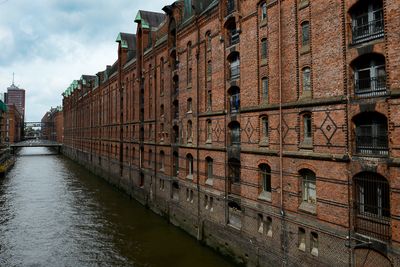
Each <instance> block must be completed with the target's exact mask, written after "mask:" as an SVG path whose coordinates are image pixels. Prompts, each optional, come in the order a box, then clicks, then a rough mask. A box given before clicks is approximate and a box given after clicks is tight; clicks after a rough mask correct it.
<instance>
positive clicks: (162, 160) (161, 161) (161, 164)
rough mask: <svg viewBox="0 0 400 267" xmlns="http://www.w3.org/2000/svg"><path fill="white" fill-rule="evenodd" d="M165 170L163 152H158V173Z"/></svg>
mask: <svg viewBox="0 0 400 267" xmlns="http://www.w3.org/2000/svg"><path fill="white" fill-rule="evenodd" d="M164 170H165V153H164V151H160V171H162V172H163V171H164Z"/></svg>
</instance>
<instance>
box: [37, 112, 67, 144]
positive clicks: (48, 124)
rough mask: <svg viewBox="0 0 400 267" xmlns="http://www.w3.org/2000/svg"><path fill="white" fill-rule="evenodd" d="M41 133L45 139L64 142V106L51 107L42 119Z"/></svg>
mask: <svg viewBox="0 0 400 267" xmlns="http://www.w3.org/2000/svg"><path fill="white" fill-rule="evenodd" d="M41 124H42V127H41V135H42V138H43V139H46V140H50V141H55V142H58V143H63V139H64V114H63V110H62V107H57V108H51V109H50V110H49V111H48V112H46V114H45V115H44V116H43V118H42V120H41Z"/></svg>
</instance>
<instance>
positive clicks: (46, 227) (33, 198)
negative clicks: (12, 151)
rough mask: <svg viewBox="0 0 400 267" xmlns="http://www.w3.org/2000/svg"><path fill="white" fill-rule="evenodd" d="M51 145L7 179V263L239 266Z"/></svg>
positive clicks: (0, 250)
mask: <svg viewBox="0 0 400 267" xmlns="http://www.w3.org/2000/svg"><path fill="white" fill-rule="evenodd" d="M49 154H51V151H50V150H48V149H47V148H24V149H23V150H21V151H20V153H19V155H18V157H17V160H16V164H15V166H14V168H13V169H12V170H11V171H10V172H9V173H8V174H7V175H6V177H4V178H0V266H35V267H36V266H79V267H80V266H174V267H175V266H176V267H178V266H184V267H192V266H193V267H196V266H202V267H205V266H218V267H223V266H232V264H231V263H230V262H228V261H227V260H226V259H224V258H222V257H220V256H219V255H218V254H216V253H215V252H214V251H212V250H211V249H209V248H207V247H205V246H202V245H200V244H199V243H198V242H197V241H196V240H195V239H194V238H192V237H190V236H188V235H187V234H186V233H184V232H183V231H181V230H179V229H177V228H176V227H174V226H172V225H170V224H168V223H167V222H166V220H164V219H163V218H161V217H159V216H157V215H155V214H153V213H152V212H151V211H149V210H147V209H146V208H144V207H143V206H142V205H140V204H139V203H137V202H135V201H134V200H131V199H129V197H127V196H126V195H125V194H123V193H121V192H120V191H118V190H116V189H115V188H114V187H112V186H110V185H109V184H107V183H106V182H105V181H103V180H102V179H101V178H98V177H96V176H94V175H92V174H91V173H89V172H88V171H87V170H86V169H84V168H82V167H81V166H79V165H77V164H76V163H74V162H72V161H70V160H68V159H66V158H65V157H63V156H61V155H49Z"/></svg>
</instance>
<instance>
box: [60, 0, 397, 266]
mask: <svg viewBox="0 0 400 267" xmlns="http://www.w3.org/2000/svg"><path fill="white" fill-rule="evenodd" d="M211 2H212V3H211ZM190 3H191V1H177V2H175V3H174V4H172V5H170V6H166V7H164V8H163V11H164V12H165V14H160V13H153V12H146V11H139V12H138V14H137V16H136V19H135V22H136V23H137V30H136V34H135V35H133V34H125V33H121V34H119V36H118V38H117V42H118V60H117V61H116V62H115V63H114V64H113V65H112V66H107V69H106V70H105V71H102V72H99V73H98V74H97V75H96V76H86V75H84V76H82V77H81V79H80V80H77V81H74V82H73V83H72V84H71V86H70V87H69V88H68V89H67V91H66V92H65V93H64V94H63V95H64V99H63V109H64V145H65V146H64V153H65V154H67V155H69V156H70V157H72V158H74V159H76V160H78V161H80V162H82V163H83V164H85V165H86V166H87V167H88V168H90V169H92V170H93V171H94V172H96V173H98V174H100V175H102V176H103V177H105V178H106V179H108V180H109V181H110V182H112V183H114V184H116V185H118V186H120V187H122V188H123V189H124V190H126V191H127V192H128V193H129V194H131V195H132V196H134V197H135V198H136V199H138V200H139V201H141V202H142V203H144V204H146V205H148V206H149V207H150V208H151V209H152V210H154V211H156V212H158V213H160V214H163V215H165V216H166V217H168V219H169V220H170V221H171V222H173V223H174V224H177V225H179V226H180V227H181V228H183V229H185V230H186V231H188V232H189V233H191V234H192V235H194V236H196V237H197V238H198V239H199V240H202V241H203V242H204V243H206V244H208V245H210V246H212V247H215V248H216V249H218V250H220V251H221V252H222V253H227V254H229V255H232V256H234V257H235V259H236V260H237V261H239V262H246V263H247V264H248V265H257V264H259V265H271V266H274V265H276V264H281V262H284V263H285V264H287V265H289V266H296V265H331V266H332V265H334V266H344V265H349V264H350V265H355V266H359V265H360V264H361V262H366V263H369V264H374V261H376V257H381V259H380V261H379V262H385V263H386V264H392V265H395V266H396V265H399V264H400V256H399V255H400V254H399V253H400V248H399V242H400V232H399V231H398V229H397V228H398V227H399V226H400V208H399V207H400V206H399V201H400V180H399V174H400V165H399V163H400V146H399V145H400V144H399V143H400V138H398V136H399V135H398V131H400V125H399V123H398V122H397V118H399V116H400V109H399V108H398V107H399V104H400V101H399V96H400V87H399V86H400V80H399V77H400V75H399V72H400V69H399V60H400V57H399V52H400V48H399V46H398V43H399V42H400V35H398V34H397V32H398V31H399V29H400V24H399V20H398V18H397V15H398V14H400V3H398V1H394V0H383V1H356V0H342V1H339V0H335V1H309V0H297V1H294V0H293V1H288V0H286V1H282V0H275V1H273V0H269V1H253V0H248V1H241V0H229V1H206V0H203V1H196V3H195V4H194V5H193V8H192V5H191V4H190ZM368 251H371V253H368ZM371 255H374V256H373V257H371Z"/></svg>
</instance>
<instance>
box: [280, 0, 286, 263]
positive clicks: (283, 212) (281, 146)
mask: <svg viewBox="0 0 400 267" xmlns="http://www.w3.org/2000/svg"><path fill="white" fill-rule="evenodd" d="M278 14H279V15H278V21H279V23H278V57H279V60H278V71H279V186H280V188H281V197H280V209H281V216H282V217H281V225H282V248H283V262H282V265H283V266H286V265H287V259H286V232H285V231H286V227H285V210H284V202H283V201H284V200H283V135H282V36H281V35H282V28H281V27H282V19H281V0H278Z"/></svg>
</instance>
